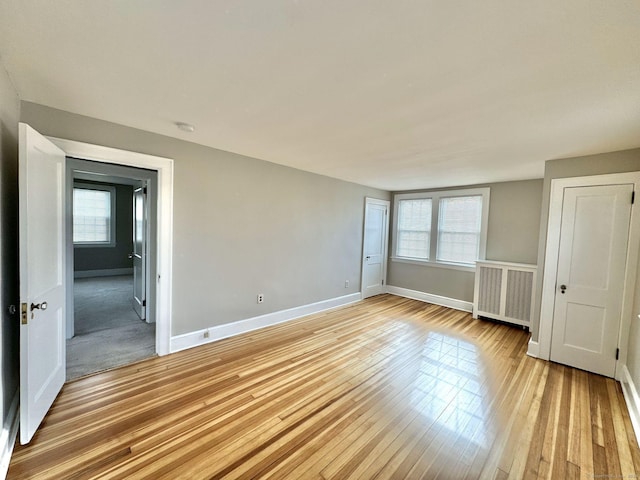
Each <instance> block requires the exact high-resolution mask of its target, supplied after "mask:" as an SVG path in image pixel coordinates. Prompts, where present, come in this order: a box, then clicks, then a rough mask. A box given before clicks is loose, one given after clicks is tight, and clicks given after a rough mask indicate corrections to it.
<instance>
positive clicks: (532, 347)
mask: <svg viewBox="0 0 640 480" xmlns="http://www.w3.org/2000/svg"><path fill="white" fill-rule="evenodd" d="M539 354H540V344H539V343H538V342H534V341H533V340H532V339H529V346H528V347H527V355H529V356H530V357H533V358H538V355H539Z"/></svg>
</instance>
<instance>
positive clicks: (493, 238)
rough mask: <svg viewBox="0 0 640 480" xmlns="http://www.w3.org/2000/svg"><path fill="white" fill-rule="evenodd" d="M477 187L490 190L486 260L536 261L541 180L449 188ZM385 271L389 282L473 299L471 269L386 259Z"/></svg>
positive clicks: (428, 291)
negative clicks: (454, 268)
mask: <svg viewBox="0 0 640 480" xmlns="http://www.w3.org/2000/svg"><path fill="white" fill-rule="evenodd" d="M477 187H489V188H490V189H491V200H490V203H489V226H488V231H487V260H502V261H505V262H518V263H536V257H537V253H538V229H539V225H540V204H541V199H542V179H536V180H524V181H517V182H501V183H491V184H483V185H473V186H465V187H452V188H451V189H457V188H477ZM434 190H443V189H434ZM445 190H446V189H445ZM424 191H429V190H424ZM402 193H405V192H402ZM392 222H393V218H392ZM391 225H393V223H391ZM388 272H389V273H388V284H389V285H393V286H396V287H402V288H409V289H411V290H418V291H420V292H426V293H431V294H435V295H441V296H444V297H449V298H455V299H458V300H464V301H467V302H472V301H473V282H474V273H472V272H464V271H460V270H452V269H448V268H442V267H431V266H424V265H414V264H409V263H401V262H394V261H390V262H389V270H388Z"/></svg>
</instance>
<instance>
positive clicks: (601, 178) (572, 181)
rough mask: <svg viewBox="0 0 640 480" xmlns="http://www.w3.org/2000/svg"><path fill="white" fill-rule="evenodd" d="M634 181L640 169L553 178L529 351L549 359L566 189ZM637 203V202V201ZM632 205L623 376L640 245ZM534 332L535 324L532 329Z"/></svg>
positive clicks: (639, 213)
mask: <svg viewBox="0 0 640 480" xmlns="http://www.w3.org/2000/svg"><path fill="white" fill-rule="evenodd" d="M628 183H631V184H633V185H634V191H635V192H637V191H639V190H640V172H626V173H614V174H605V175H589V176H584V177H569V178H556V179H552V180H551V188H550V190H551V192H550V198H549V220H548V223H547V235H546V248H545V257H544V269H543V270H542V291H541V293H542V301H541V304H540V310H539V314H537V315H536V316H535V317H534V318H538V319H539V323H538V336H537V338H535V337H533V338H532V339H531V340H530V342H529V352H528V353H529V354H530V355H533V356H534V357H537V358H541V359H545V360H550V358H551V338H552V332H553V315H554V309H555V298H556V276H557V271H558V255H559V249H560V227H561V222H562V208H563V201H564V190H565V188H569V187H583V186H597V185H620V184H628ZM636 203H637V202H636ZM635 207H636V205H633V206H632V208H631V221H630V229H629V236H628V242H627V243H628V245H629V246H630V248H628V250H627V259H626V265H625V267H624V268H625V274H624V287H623V289H624V290H623V294H622V314H621V322H620V328H619V334H618V348H619V350H620V355H619V359H618V361H617V362H616V373H615V378H616V379H617V380H621V378H622V370H623V369H622V368H621V367H622V366H623V365H624V364H625V363H626V361H627V353H628V342H627V339H628V338H629V332H630V329H631V322H632V319H633V318H634V315H633V301H634V292H635V285H636V274H637V271H638V268H637V264H638V258H639V257H638V254H639V253H640V250H639V249H638V248H636V247H634V246H637V245H640V210H639V209H637V208H635ZM560 285H561V283H560V284H558V286H560ZM533 331H534V334H535V328H534V329H533Z"/></svg>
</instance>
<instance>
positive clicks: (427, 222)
mask: <svg viewBox="0 0 640 480" xmlns="http://www.w3.org/2000/svg"><path fill="white" fill-rule="evenodd" d="M430 241H431V199H430V198H417V199H415V200H410V199H407V200H400V201H399V204H398V256H399V257H408V258H421V259H424V260H428V259H429V244H430Z"/></svg>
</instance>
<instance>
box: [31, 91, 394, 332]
mask: <svg viewBox="0 0 640 480" xmlns="http://www.w3.org/2000/svg"><path fill="white" fill-rule="evenodd" d="M21 118H22V121H23V122H26V123H28V124H30V125H31V126H33V127H34V128H35V129H36V130H39V131H40V132H41V133H44V134H46V135H52V136H56V137H62V138H68V139H71V140H78V141H83V142H88V143H93V144H98V145H106V146H110V147H115V148H121V149H125V150H131V151H135V152H142V153H147V154H151V155H158V156H163V157H169V158H173V159H174V161H175V164H174V239H173V248H174V256H173V275H174V277H173V327H172V329H173V332H172V333H173V334H174V335H177V334H182V333H187V332H191V331H194V330H198V329H202V328H207V327H211V326H214V325H221V324H225V323H229V322H233V321H236V320H241V319H244V318H249V317H253V316H256V315H262V314H266V313H270V312H274V311H278V310H282V309H287V308H292V307H296V306H300V305H305V304H309V303H313V302H318V301H321V300H326V299H329V298H334V297H339V296H342V295H346V294H350V293H355V292H359V291H360V270H361V249H362V227H363V218H364V201H365V197H366V196H371V197H376V198H382V199H388V198H389V193H388V192H384V191H380V190H375V189H371V188H367V187H363V186H360V185H356V184H353V183H348V182H343V181H339V180H335V179H332V178H328V177H323V176H320V175H315V174H311V173H307V172H303V171H300V170H295V169H292V168H288V167H283V166H280V165H276V164H273V163H269V162H264V161H261V160H256V159H253V158H248V157H244V156H241V155H236V154H232V153H229V152H223V151H220V150H215V149H213V148H208V147H204V146H201V145H196V144H193V143H188V142H185V141H181V140H177V139H174V138H170V137H165V136H161V135H156V134H153V133H149V132H145V131H141V130H136V129H133V128H128V127H124V126H122V125H116V124H113V123H109V122H104V121H101V120H96V119H93V118H88V117H83V116H79V115H75V114H70V113H67V112H63V111H60V110H55V109H51V108H48V107H44V106H41V105H37V104H33V103H28V102H23V103H22V116H21ZM345 280H349V282H350V287H349V288H344V282H345ZM258 293H264V294H265V302H264V303H263V304H260V305H258V304H257V303H256V295H257V294H258Z"/></svg>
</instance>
